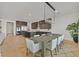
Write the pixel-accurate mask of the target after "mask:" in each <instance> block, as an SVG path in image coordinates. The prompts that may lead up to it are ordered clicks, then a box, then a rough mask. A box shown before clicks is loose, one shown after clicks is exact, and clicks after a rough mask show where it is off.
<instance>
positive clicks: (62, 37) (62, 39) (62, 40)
mask: <svg viewBox="0 0 79 59" xmlns="http://www.w3.org/2000/svg"><path fill="white" fill-rule="evenodd" d="M63 44H64V35H62V36H61V43H60V48H61V47H62V45H63Z"/></svg>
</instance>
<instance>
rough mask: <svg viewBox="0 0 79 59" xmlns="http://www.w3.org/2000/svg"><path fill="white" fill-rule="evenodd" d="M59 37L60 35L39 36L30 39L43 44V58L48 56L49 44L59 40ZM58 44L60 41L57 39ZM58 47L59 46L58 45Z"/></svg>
mask: <svg viewBox="0 0 79 59" xmlns="http://www.w3.org/2000/svg"><path fill="white" fill-rule="evenodd" d="M59 36H61V35H60V34H46V35H43V36H38V37H31V38H30V39H32V40H33V41H34V42H39V43H41V46H42V57H45V56H47V51H46V47H47V46H48V45H47V44H48V43H49V42H50V41H52V40H54V39H55V38H58V37H59ZM57 43H58V39H57ZM57 46H58V44H57Z"/></svg>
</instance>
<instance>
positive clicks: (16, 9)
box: [0, 2, 79, 20]
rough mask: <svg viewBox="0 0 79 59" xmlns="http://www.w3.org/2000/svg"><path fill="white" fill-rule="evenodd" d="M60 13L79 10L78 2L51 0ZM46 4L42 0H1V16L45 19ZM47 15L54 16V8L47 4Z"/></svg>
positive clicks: (21, 18)
mask: <svg viewBox="0 0 79 59" xmlns="http://www.w3.org/2000/svg"><path fill="white" fill-rule="evenodd" d="M49 3H50V4H51V5H52V6H53V7H54V8H55V9H56V10H57V11H58V13H57V14H58V15H63V14H64V15H66V14H70V13H75V12H77V13H78V12H79V3H78V2H49ZM44 4H45V3H41V2H19V3H18V2H15V3H13V2H0V18H3V19H20V20H23V19H25V20H29V19H32V20H39V19H44ZM45 14H46V15H45V16H46V17H47V18H48V17H52V16H53V13H52V9H51V8H50V7H49V6H47V5H46V13H45Z"/></svg>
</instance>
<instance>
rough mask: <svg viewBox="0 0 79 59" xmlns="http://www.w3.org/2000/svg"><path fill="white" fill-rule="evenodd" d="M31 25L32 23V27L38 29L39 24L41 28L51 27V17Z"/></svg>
mask: <svg viewBox="0 0 79 59" xmlns="http://www.w3.org/2000/svg"><path fill="white" fill-rule="evenodd" d="M49 21H50V22H49ZM31 25H32V29H37V28H38V26H39V28H40V29H51V20H49V19H47V20H41V21H38V22H34V23H32V24H31Z"/></svg>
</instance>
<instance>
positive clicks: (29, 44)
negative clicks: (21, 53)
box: [26, 39, 41, 56]
mask: <svg viewBox="0 0 79 59" xmlns="http://www.w3.org/2000/svg"><path fill="white" fill-rule="evenodd" d="M26 45H27V48H28V49H29V50H30V51H31V52H32V55H33V56H35V53H36V52H38V51H39V50H40V49H41V45H40V43H34V41H33V40H31V39H26Z"/></svg>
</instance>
